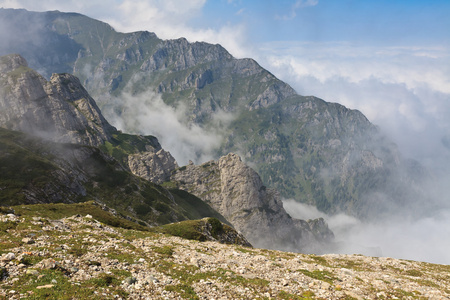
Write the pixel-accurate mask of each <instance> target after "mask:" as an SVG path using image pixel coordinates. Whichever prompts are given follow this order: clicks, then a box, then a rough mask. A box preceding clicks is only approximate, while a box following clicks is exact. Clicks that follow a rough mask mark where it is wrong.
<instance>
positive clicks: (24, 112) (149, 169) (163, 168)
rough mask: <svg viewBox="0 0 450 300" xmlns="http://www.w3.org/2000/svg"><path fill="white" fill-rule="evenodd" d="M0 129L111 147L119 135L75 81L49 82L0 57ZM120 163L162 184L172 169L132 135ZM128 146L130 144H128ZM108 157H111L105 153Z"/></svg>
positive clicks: (58, 78) (154, 146)
mask: <svg viewBox="0 0 450 300" xmlns="http://www.w3.org/2000/svg"><path fill="white" fill-rule="evenodd" d="M0 127H3V128H7V129H10V130H16V131H22V132H26V133H29V134H31V135H34V136H38V137H41V138H44V139H46V140H50V141H53V142H59V143H72V144H78V145H87V146H94V147H99V146H102V145H104V144H105V143H106V142H108V143H109V144H110V145H111V146H113V145H117V144H119V143H120V141H117V140H116V139H115V138H114V137H113V135H120V134H121V133H119V132H118V131H117V130H116V129H115V128H114V127H113V126H111V125H110V124H109V123H108V122H107V121H106V119H105V118H104V117H103V115H102V113H101V111H100V109H99V108H98V106H97V104H96V103H95V101H94V100H93V99H92V97H91V96H90V95H89V94H88V92H87V91H86V90H85V89H84V88H83V86H82V85H81V83H80V81H79V80H78V78H77V77H75V76H73V75H70V74H53V75H52V77H51V78H50V80H49V81H47V80H45V79H44V78H43V77H42V76H41V75H39V74H38V73H37V72H36V71H34V70H32V69H30V68H28V65H27V62H26V60H25V59H24V58H23V57H21V56H20V55H17V54H13V55H8V56H3V57H1V58H0ZM134 139H135V141H134V143H139V144H145V145H144V146H141V147H140V149H138V147H137V148H136V149H133V148H132V147H131V148H130V147H127V149H131V150H129V152H131V153H130V154H129V155H128V158H127V159H126V161H124V163H125V165H128V167H129V169H130V171H131V172H132V173H133V174H135V175H137V176H140V177H142V178H145V179H147V180H149V181H151V182H155V183H162V182H163V181H165V180H166V179H167V178H168V176H169V175H170V172H171V171H173V170H174V169H176V168H177V167H178V165H177V163H176V161H175V159H174V158H173V156H172V155H171V154H170V153H169V152H167V151H165V150H164V149H162V148H161V145H160V144H159V143H158V141H157V139H156V138H153V137H141V136H136V137H135V138H134ZM132 143H133V142H132ZM110 154H111V155H113V153H110Z"/></svg>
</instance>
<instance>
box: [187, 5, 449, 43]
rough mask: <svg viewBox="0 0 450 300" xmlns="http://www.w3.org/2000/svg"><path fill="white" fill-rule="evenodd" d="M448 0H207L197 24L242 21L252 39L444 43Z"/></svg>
mask: <svg viewBox="0 0 450 300" xmlns="http://www.w3.org/2000/svg"><path fill="white" fill-rule="evenodd" d="M449 12H450V1H433V0H431V1H424V0H422V1H414V0H413V1H398V0H397V1H395V0H393V1H392V0H391V1H383V0H381V1H380V0H377V1H367V0H362V1H355V0H340V1H336V0H316V1H305V0H304V1H287V0H283V1H224V0H223V1H220V0H219V1H208V2H206V4H205V6H204V7H203V9H202V16H201V18H198V19H194V20H192V24H195V25H196V26H199V27H204V26H205V25H208V26H211V27H212V28H216V29H218V28H220V27H223V26H226V24H227V23H229V22H230V23H240V22H242V23H245V25H246V26H247V28H248V30H249V33H250V35H251V36H252V39H254V41H255V42H267V41H312V42H330V41H333V42H336V41H351V42H354V43H358V44H366V45H367V44H370V45H396V46H398V45H412V44H417V43H439V44H441V43H443V42H445V43H447V44H448V43H449V41H450V34H449V28H450V18H449V17H448V16H449V14H448V13H449Z"/></svg>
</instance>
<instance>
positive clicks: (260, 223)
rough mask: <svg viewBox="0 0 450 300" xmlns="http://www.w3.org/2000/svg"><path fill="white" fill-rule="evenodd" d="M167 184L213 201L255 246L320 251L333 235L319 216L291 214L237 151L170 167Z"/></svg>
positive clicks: (206, 200) (210, 203) (218, 209)
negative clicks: (200, 162) (306, 217)
mask: <svg viewBox="0 0 450 300" xmlns="http://www.w3.org/2000/svg"><path fill="white" fill-rule="evenodd" d="M171 184H175V186H177V187H178V188H181V189H184V190H186V191H189V192H190V193H192V194H194V195H196V196H197V197H199V198H200V199H202V200H203V201H205V202H206V203H208V204H209V205H211V207H213V208H214V209H216V210H217V211H218V212H220V214H222V215H223V216H224V217H225V218H226V219H227V220H228V221H229V222H231V223H232V224H233V226H234V227H235V228H236V229H237V230H239V231H240V232H242V233H243V234H244V236H246V237H247V239H248V240H249V241H250V242H251V243H252V244H253V245H255V246H258V247H262V248H269V249H291V250H296V251H303V252H320V251H321V249H323V248H324V245H326V244H327V243H329V242H331V241H332V240H333V233H332V232H331V231H330V230H329V229H328V226H327V225H326V223H325V222H324V220H323V219H317V220H308V221H303V220H296V219H293V218H291V217H290V216H289V215H288V214H287V213H286V211H285V210H284V208H283V203H282V202H281V200H280V195H279V193H278V192H277V191H276V190H274V189H270V188H267V187H266V186H264V184H263V182H262V181H261V178H260V177H259V175H258V174H257V173H256V172H255V171H254V170H253V169H251V168H250V167H248V166H247V165H245V164H244V163H243V162H242V160H241V158H240V157H239V156H237V155H236V154H228V155H226V156H223V157H221V158H220V159H219V160H218V161H210V162H207V163H204V164H202V165H198V166H196V165H194V164H190V165H187V166H185V167H181V168H179V169H177V170H175V171H174V172H173V174H172V176H171Z"/></svg>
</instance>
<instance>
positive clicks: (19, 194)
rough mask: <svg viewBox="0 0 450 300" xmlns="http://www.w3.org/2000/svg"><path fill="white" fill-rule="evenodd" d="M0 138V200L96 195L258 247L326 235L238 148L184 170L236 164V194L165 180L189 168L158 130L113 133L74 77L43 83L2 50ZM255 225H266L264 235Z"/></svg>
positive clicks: (144, 216) (323, 239) (310, 244)
mask: <svg viewBox="0 0 450 300" xmlns="http://www.w3.org/2000/svg"><path fill="white" fill-rule="evenodd" d="M1 127H3V128H1ZM12 130H18V131H22V132H24V133H26V134H23V133H18V132H16V131H12ZM0 146H1V147H0V161H1V162H2V167H1V168H2V175H1V176H0V179H1V181H0V184H1V185H0V188H1V190H0V191H1V192H0V200H1V201H0V204H1V205H12V204H30V203H54V202H63V203H72V202H80V201H86V200H90V199H95V200H96V201H98V202H99V203H102V204H104V205H107V206H109V207H111V208H113V209H117V210H118V211H119V212H120V213H122V214H123V215H128V214H131V215H132V216H133V217H134V218H136V219H137V221H139V220H143V221H144V222H146V223H147V224H150V225H157V224H165V223H170V222H176V221H181V220H186V219H196V218H203V217H215V218H218V219H219V220H221V221H222V222H225V223H228V224H231V225H233V226H234V227H235V228H236V229H237V230H239V231H241V232H242V234H244V235H245V236H246V237H247V239H248V240H250V242H252V243H254V244H255V245H260V246H265V247H274V245H276V246H275V247H277V248H278V249H287V248H292V249H295V250H297V251H299V250H303V251H310V252H311V251H313V252H319V251H322V248H323V247H324V246H325V245H326V244H328V243H330V242H332V240H333V233H332V232H331V231H330V230H329V229H328V226H327V225H326V223H325V222H324V221H323V219H319V220H311V221H302V220H295V219H292V218H291V217H290V216H289V215H288V214H287V212H286V211H285V210H284V209H283V205H282V203H281V201H280V199H279V197H277V195H276V193H275V191H271V192H270V193H267V194H266V193H261V191H262V190H265V189H266V188H265V187H264V186H263V185H262V182H261V180H260V178H259V176H258V174H257V173H256V172H255V171H254V170H252V169H251V168H249V167H248V166H246V165H244V164H243V163H242V162H241V161H240V159H239V158H238V157H237V156H236V155H231V154H230V155H228V156H227V157H224V158H222V159H221V160H222V161H224V160H228V159H229V158H232V160H233V161H234V162H235V163H234V164H233V165H232V166H229V167H226V166H225V167H222V168H221V169H220V170H213V172H214V173H215V174H216V177H215V178H213V177H211V176H210V174H203V173H202V172H200V173H199V172H196V174H195V175H194V174H190V175H188V177H190V179H191V180H192V179H194V178H195V180H196V182H195V183H194V184H198V185H199V187H200V186H201V182H203V181H208V180H211V179H213V180H214V181H216V182H218V181H220V180H219V178H218V176H220V177H223V176H227V174H228V173H230V170H231V172H232V173H233V172H237V173H238V175H237V176H234V175H233V176H231V178H229V179H227V180H226V184H227V186H228V187H231V186H233V187H234V188H235V189H236V190H240V191H241V193H238V194H233V197H230V192H229V191H222V192H221V193H218V195H216V197H215V199H214V201H208V200H210V199H211V198H203V196H204V195H203V194H198V193H190V191H189V190H188V189H186V187H185V186H182V185H181V182H182V180H180V181H179V182H180V185H178V184H175V185H174V184H173V182H171V181H169V180H171V178H172V177H174V174H181V172H183V171H184V170H186V169H187V167H186V166H185V167H181V168H178V165H177V163H176V161H175V160H174V159H173V157H172V156H171V155H170V153H168V152H166V151H164V149H162V148H161V146H160V144H159V143H158V140H157V139H156V138H155V137H151V136H135V135H127V134H123V133H121V132H119V131H117V130H116V129H115V128H114V127H112V126H111V125H110V124H109V123H108V121H107V120H106V119H105V118H104V117H103V116H102V114H101V112H100V110H99V109H98V107H97V105H96V103H95V101H94V100H93V99H92V98H91V97H90V96H89V94H88V93H87V92H86V90H85V89H84V88H83V86H82V85H81V84H80V82H79V80H78V78H76V77H75V76H73V75H69V74H53V75H52V77H51V79H50V80H49V81H47V80H46V79H45V78H43V77H42V76H41V75H39V74H38V73H37V72H36V71H35V70H33V69H30V68H29V67H27V62H26V61H25V60H24V59H23V58H22V57H21V56H20V55H17V54H12V55H7V56H3V57H0ZM198 168H199V169H204V168H205V166H199V167H198ZM189 169H191V166H189ZM241 173H242V174H241ZM184 176H185V177H186V175H184ZM174 178H175V177H174ZM246 180H252V181H253V182H255V184H246ZM159 182H161V183H162V186H160V185H157V184H156V183H159ZM186 190H187V191H186ZM211 192H212V191H211ZM213 194H214V193H211V194H210V195H213ZM215 194H217V193H215ZM248 195H253V196H252V197H251V198H250V197H248ZM267 205H269V206H268V207H267ZM224 207H225V208H227V209H223V208H224ZM248 208H250V209H251V214H252V217H251V218H244V219H241V218H239V217H236V215H242V214H243V213H244V214H248V213H246V211H247V209H248ZM261 212H265V213H261ZM224 214H226V216H225V215H224ZM262 232H268V233H266V234H265V235H264V237H265V240H264V239H262V237H263V235H262ZM267 241H270V243H268V242H267Z"/></svg>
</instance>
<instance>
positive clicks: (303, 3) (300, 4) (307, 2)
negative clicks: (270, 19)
mask: <svg viewBox="0 0 450 300" xmlns="http://www.w3.org/2000/svg"><path fill="white" fill-rule="evenodd" d="M317 4H319V0H297V1H296V2H295V3H294V4H293V5H292V6H291V9H290V11H289V13H288V14H286V15H283V16H279V15H276V16H275V19H277V20H284V21H289V20H292V19H295V17H297V10H298V9H300V8H305V7H310V6H316V5H317Z"/></svg>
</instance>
